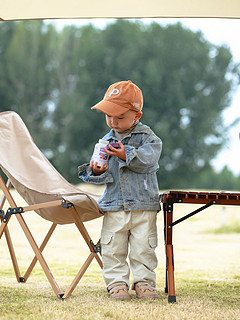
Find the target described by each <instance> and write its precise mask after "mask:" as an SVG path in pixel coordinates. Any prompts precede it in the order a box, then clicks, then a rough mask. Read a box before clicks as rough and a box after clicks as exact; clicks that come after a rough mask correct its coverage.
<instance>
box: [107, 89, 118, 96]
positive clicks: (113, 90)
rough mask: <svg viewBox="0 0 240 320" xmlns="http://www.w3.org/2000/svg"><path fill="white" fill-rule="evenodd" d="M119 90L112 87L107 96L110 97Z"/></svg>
mask: <svg viewBox="0 0 240 320" xmlns="http://www.w3.org/2000/svg"><path fill="white" fill-rule="evenodd" d="M119 92H120V91H119V90H118V89H116V88H113V89H112V91H111V92H110V93H109V95H108V96H109V98H111V96H112V95H113V94H114V95H117V94H119Z"/></svg>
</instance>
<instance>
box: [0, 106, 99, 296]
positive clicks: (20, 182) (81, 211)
mask: <svg viewBox="0 0 240 320" xmlns="http://www.w3.org/2000/svg"><path fill="white" fill-rule="evenodd" d="M0 168H1V169H2V171H3V172H4V174H5V175H6V176H7V178H8V180H7V182H6V183H5V182H4V179H3V177H2V176H1V175H0V188H1V189H2V198H1V200H0V220H1V225H0V239H1V237H2V235H3V233H4V234H5V237H6V241H7V245H8V249H9V252H10V256H11V259H12V263H13V267H14V271H15V274H16V278H17V281H18V282H26V281H27V279H28V277H29V275H30V273H31V272H32V270H33V268H34V266H35V264H36V262H37V261H39V263H40V265H41V267H42V269H43V271H44V273H45V274H46V276H47V279H48V281H49V282H50V285H51V286H52V289H53V291H54V293H55V294H56V295H57V297H58V298H61V299H65V298H67V297H69V296H70V295H71V293H72V292H73V290H74V289H75V287H76V286H77V284H78V282H79V281H80V279H81V277H82V276H83V274H84V273H85V271H86V270H87V268H88V267H89V265H90V263H91V262H92V260H93V259H94V258H95V259H96V260H97V262H98V264H99V265H100V267H101V268H102V262H101V258H100V257H99V254H100V244H99V242H98V243H97V244H94V243H93V241H92V240H91V238H90V236H89V234H88V231H87V229H86V227H85V226H84V224H83V222H85V221H90V220H92V219H95V218H98V217H101V216H102V212H101V209H100V208H99V206H98V204H97V202H96V200H97V197H96V196H94V195H92V194H89V193H86V192H83V191H81V190H80V189H78V188H76V187H75V186H73V185H71V184H70V183H68V182H67V181H66V180H65V179H64V178H63V177H62V176H61V175H60V174H59V173H58V172H57V170H56V169H55V168H54V167H53V166H52V165H51V163H50V162H49V161H48V160H47V158H46V157H45V156H44V155H43V154H42V152H41V151H40V150H39V149H38V147H37V146H36V145H35V143H34V142H33V140H32V137H31V135H30V133H29V132H28V129H27V128H26V126H25V124H24V123H23V121H22V119H21V118H20V116H19V115H18V114H17V113H15V112H12V111H7V112H2V113H0ZM11 185H12V186H14V188H15V190H16V191H17V192H18V193H19V194H20V195H21V197H22V198H23V199H24V200H25V201H26V203H27V204H28V205H26V206H24V207H19V206H18V205H17V203H16V201H15V199H14V197H13V194H12V192H11ZM6 201H7V202H8V204H9V206H10V207H9V209H7V210H3V208H4V204H5V202H6ZM27 211H35V212H36V213H37V214H39V215H40V216H41V217H42V218H44V219H46V220H49V221H51V222H52V224H51V227H50V229H49V231H48V233H47V235H46V237H45V239H44V240H43V242H42V244H41V246H40V247H38V246H37V244H36V241H35V240H34V238H33V235H32V233H31V231H30V229H29V227H28V226H27V224H26V222H25V220H24V218H23V213H25V212H27ZM13 214H14V215H15V216H16V218H17V221H18V222H19V224H20V227H21V228H22V230H23V232H24V234H25V236H26V238H27V240H28V242H29V244H30V246H31V247H32V249H33V251H34V253H35V257H34V259H33V260H32V263H31V264H30V266H29V268H28V270H27V271H26V273H25V275H24V276H23V277H22V276H21V275H20V271H19V267H18V262H17V259H16V255H15V252H14V247H13V243H12V240H11V237H10V233H9V229H8V224H9V222H10V220H11V216H12V215H13ZM70 223H74V224H75V225H76V227H77V229H78V230H79V232H80V233H81V235H82V237H83V239H84V240H85V242H86V244H87V245H88V247H89V249H90V254H89V256H88V258H87V260H86V261H85V263H84V264H83V265H82V267H81V269H80V270H79V272H78V273H77V275H76V277H75V278H74V280H73V281H72V283H71V285H70V286H69V288H68V289H67V290H66V292H65V293H62V292H61V290H60V288H59V287H58V284H57V283H56V281H55V279H54V277H53V275H52V273H51V271H50V269H49V267H48V265H47V262H46V261H45V259H44V257H43V255H42V251H43V249H44V248H45V246H46V244H47V242H48V240H49V239H50V237H51V236H52V234H53V232H54V230H55V228H56V226H57V225H58V224H60V225H62V224H70Z"/></svg>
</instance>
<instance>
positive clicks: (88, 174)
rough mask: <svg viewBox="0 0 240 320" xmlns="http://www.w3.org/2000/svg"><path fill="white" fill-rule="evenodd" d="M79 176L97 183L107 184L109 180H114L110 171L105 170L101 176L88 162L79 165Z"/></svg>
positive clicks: (85, 180)
mask: <svg viewBox="0 0 240 320" xmlns="http://www.w3.org/2000/svg"><path fill="white" fill-rule="evenodd" d="M78 177H79V178H80V179H82V180H83V181H84V182H89V183H95V184H106V183H109V182H113V177H112V175H111V173H109V172H108V171H105V172H103V173H102V174H100V175H99V176H95V175H94V174H93V172H92V169H91V167H90V165H89V164H88V163H85V164H82V165H81V166H79V167H78Z"/></svg>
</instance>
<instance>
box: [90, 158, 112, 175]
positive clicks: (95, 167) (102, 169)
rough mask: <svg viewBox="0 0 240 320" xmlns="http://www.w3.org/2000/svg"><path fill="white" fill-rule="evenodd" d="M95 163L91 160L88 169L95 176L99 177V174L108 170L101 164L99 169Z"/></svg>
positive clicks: (106, 166)
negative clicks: (90, 169)
mask: <svg viewBox="0 0 240 320" xmlns="http://www.w3.org/2000/svg"><path fill="white" fill-rule="evenodd" d="M97 164H98V163H97V162H94V161H93V160H92V161H91V162H90V168H92V171H93V173H94V175H95V176H99V175H100V174H102V173H103V172H105V171H106V170H107V169H108V165H107V164H104V163H103V164H102V165H101V167H98V166H97Z"/></svg>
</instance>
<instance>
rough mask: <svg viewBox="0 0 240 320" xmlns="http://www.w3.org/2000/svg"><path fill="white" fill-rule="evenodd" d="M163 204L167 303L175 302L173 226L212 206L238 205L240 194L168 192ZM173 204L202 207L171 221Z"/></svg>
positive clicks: (163, 198)
mask: <svg viewBox="0 0 240 320" xmlns="http://www.w3.org/2000/svg"><path fill="white" fill-rule="evenodd" d="M160 201H161V202H162V203H163V214H164V239H165V247H166V287H165V292H166V293H168V302H176V295H175V283H174V255H173V240H172V239H173V237H172V231H173V226H175V225H176V224H178V223H180V222H182V221H184V220H186V219H188V218H190V217H191V216H193V215H195V214H197V213H198V212H200V211H202V210H205V209H206V208H208V207H210V206H212V205H225V206H226V205H231V206H232V205H233V206H239V205H240V193H230V192H191V191H190V192H186V191H168V192H167V193H163V194H161V195H160ZM174 203H190V204H200V205H202V206H201V207H200V208H198V209H197V210H194V211H193V212H191V213H189V214H187V215H185V216H183V217H181V218H180V219H178V220H176V221H173V207H174Z"/></svg>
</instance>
